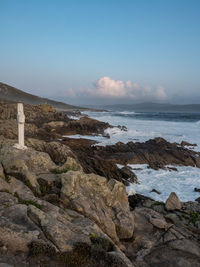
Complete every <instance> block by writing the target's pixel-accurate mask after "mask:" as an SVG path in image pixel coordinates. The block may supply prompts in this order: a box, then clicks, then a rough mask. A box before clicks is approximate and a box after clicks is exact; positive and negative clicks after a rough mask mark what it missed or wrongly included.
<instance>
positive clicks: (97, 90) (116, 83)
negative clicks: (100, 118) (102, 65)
mask: <svg viewBox="0 0 200 267" xmlns="http://www.w3.org/2000/svg"><path fill="white" fill-rule="evenodd" d="M67 94H68V96H69V97H71V98H73V97H87V98H88V97H89V98H98V99H99V98H100V99H112V100H114V99H118V100H119V99H124V100H125V99H129V100H131V99H132V100H139V101H144V100H154V101H165V100H167V98H168V97H167V94H166V92H165V88H164V87H163V86H157V87H155V88H153V87H151V86H142V85H139V84H138V83H133V82H131V81H129V80H128V81H125V82H124V81H121V80H113V79H111V78H110V77H108V76H104V77H102V78H100V79H98V80H97V81H96V82H95V83H94V86H93V87H92V88H87V89H83V88H79V89H77V90H73V89H72V88H70V89H68V90H67Z"/></svg>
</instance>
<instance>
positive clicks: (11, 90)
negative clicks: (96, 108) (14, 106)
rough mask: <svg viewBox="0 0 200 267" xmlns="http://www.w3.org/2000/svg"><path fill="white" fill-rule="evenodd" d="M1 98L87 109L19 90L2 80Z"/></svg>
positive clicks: (61, 107)
mask: <svg viewBox="0 0 200 267" xmlns="http://www.w3.org/2000/svg"><path fill="white" fill-rule="evenodd" d="M0 99H3V100H9V101H16V102H22V103H26V104H32V105H39V104H44V103H45V104H49V105H51V106H52V107H54V108H57V109H65V110H69V109H70V110H71V109H73V110H74V109H78V110H86V108H82V107H77V106H73V105H69V104H66V103H63V102H58V101H54V100H51V99H48V98H43V97H39V96H35V95H32V94H29V93H26V92H24V91H22V90H19V89H17V88H15V87H12V86H10V85H7V84H5V83H2V82H0Z"/></svg>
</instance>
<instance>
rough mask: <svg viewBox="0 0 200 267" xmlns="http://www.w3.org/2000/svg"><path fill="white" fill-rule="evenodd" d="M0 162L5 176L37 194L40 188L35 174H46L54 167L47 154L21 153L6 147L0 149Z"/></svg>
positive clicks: (27, 151) (26, 151) (28, 151)
mask: <svg viewBox="0 0 200 267" xmlns="http://www.w3.org/2000/svg"><path fill="white" fill-rule="evenodd" d="M0 161H1V162H2V165H3V168H4V172H5V173H6V174H7V175H10V176H14V177H16V178H17V179H20V180H22V181H23V182H25V183H26V184H27V185H28V186H29V187H30V188H34V190H36V191H37V192H38V193H40V188H39V185H38V182H37V174H38V173H41V172H48V171H50V170H52V169H53V168H55V167H56V165H55V164H54V163H53V162H52V160H51V159H50V157H49V155H48V154H47V153H43V152H37V151H35V150H33V149H27V150H23V151H22V150H18V149H15V148H14V147H10V146H6V145H5V146H3V147H2V148H1V149H0Z"/></svg>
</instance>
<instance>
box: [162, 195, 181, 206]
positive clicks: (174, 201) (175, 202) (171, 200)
mask: <svg viewBox="0 0 200 267" xmlns="http://www.w3.org/2000/svg"><path fill="white" fill-rule="evenodd" d="M165 208H166V209H167V210H180V209H181V202H180V199H179V198H178V196H177V194H176V193H175V192H172V193H171V194H170V195H169V197H168V199H167V200H166V203H165Z"/></svg>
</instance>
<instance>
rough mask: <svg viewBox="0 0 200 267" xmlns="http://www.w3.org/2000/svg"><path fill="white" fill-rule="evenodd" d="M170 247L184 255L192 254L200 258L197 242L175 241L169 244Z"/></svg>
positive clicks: (199, 248) (199, 247)
mask: <svg viewBox="0 0 200 267" xmlns="http://www.w3.org/2000/svg"><path fill="white" fill-rule="evenodd" d="M169 246H170V247H172V248H174V249H177V250H181V251H182V252H183V253H191V254H193V255H195V256H197V257H199V258H200V246H199V244H198V243H196V242H195V241H193V242H192V241H190V240H188V239H182V240H175V241H171V242H170V243H169Z"/></svg>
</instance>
